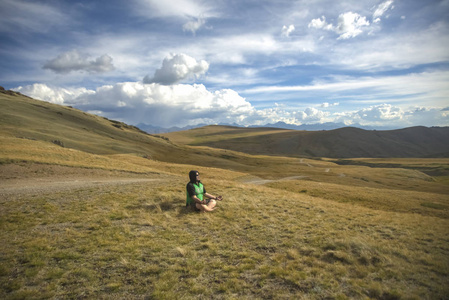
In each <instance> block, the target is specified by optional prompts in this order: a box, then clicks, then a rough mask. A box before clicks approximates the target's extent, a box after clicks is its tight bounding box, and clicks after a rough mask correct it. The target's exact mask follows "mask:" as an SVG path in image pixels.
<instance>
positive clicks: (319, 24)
mask: <svg viewBox="0 0 449 300" xmlns="http://www.w3.org/2000/svg"><path fill="white" fill-rule="evenodd" d="M308 27H309V28H316V29H324V30H333V28H334V26H332V24H328V23H327V22H326V17H325V16H322V17H321V18H318V19H313V20H312V21H310V23H309V25H308Z"/></svg>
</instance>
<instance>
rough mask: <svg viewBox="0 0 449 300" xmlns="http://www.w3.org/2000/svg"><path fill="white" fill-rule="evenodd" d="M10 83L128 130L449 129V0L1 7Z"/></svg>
mask: <svg viewBox="0 0 449 300" xmlns="http://www.w3.org/2000/svg"><path fill="white" fill-rule="evenodd" d="M0 11H2V18H1V19H0V40H1V44H0V70H1V72H0V85H2V86H4V87H5V88H7V89H14V90H16V91H20V92H21V93H23V94H26V95H29V96H32V97H34V98H37V99H41V100H45V101H49V102H53V103H58V104H63V105H71V106H74V107H77V108H79V109H82V110H84V111H88V112H91V113H95V114H98V115H102V116H105V117H107V118H111V119H116V120H120V121H124V122H127V123H129V124H134V125H136V124H139V123H146V124H151V125H154V126H162V127H170V126H186V125H195V124H198V123H206V124H217V123H230V124H231V123H236V124H239V125H263V124H266V123H275V122H278V121H283V122H286V123H290V124H297V125H300V124H317V123H326V122H344V123H345V124H347V125H353V124H361V125H370V126H374V127H376V126H377V127H379V126H389V127H395V128H402V127H409V126H416V125H425V126H449V51H448V49H449V26H448V25H449V24H448V20H449V0H442V1H422V0H407V1H406V0H380V1H377V0H353V1H352V0H347V1H345V0H343V1H334V0H298V1H294V0H289V1H287V0H258V1H256V0H248V1H245V0H241V1H236V0H235V1H234V0H215V1H201V0H164V1H156V0H130V1H117V0H108V1H72V0H70V1H69V0H66V1H63V0H58V1H57V0H49V1H39V0H37V1H36V0H35V1H23V0H0Z"/></svg>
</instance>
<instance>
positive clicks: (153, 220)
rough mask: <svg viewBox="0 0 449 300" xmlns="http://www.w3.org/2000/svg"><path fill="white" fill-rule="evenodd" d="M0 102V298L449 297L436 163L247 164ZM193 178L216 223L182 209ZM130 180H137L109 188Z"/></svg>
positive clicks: (444, 189) (47, 107) (445, 203)
mask: <svg viewBox="0 0 449 300" xmlns="http://www.w3.org/2000/svg"><path fill="white" fill-rule="evenodd" d="M0 101H1V102H0V105H1V106H2V110H1V112H0V114H1V115H0V144H1V147H0V207H1V209H0V298H2V299H28V298H32V299H44V298H45V299H48V298H54V299H61V298H88V299H142V298H143V299H323V298H326V299H444V298H445V297H447V295H448V294H449V288H448V287H449V259H448V257H449V247H448V245H449V240H448V236H449V231H448V228H449V196H448V195H449V181H448V180H447V177H445V176H439V175H441V173H437V174H436V175H438V176H436V175H429V172H427V171H429V170H439V169H440V168H444V167H445V166H447V165H448V160H447V159H383V160H380V159H359V160H355V159H351V162H350V163H354V162H359V163H360V165H347V164H337V163H335V162H334V160H331V159H326V158H321V159H306V158H298V157H281V156H263V155H257V156H254V155H249V154H245V153H240V152H236V151H231V150H224V149H212V148H208V147H204V146H195V147H193V146H185V145H181V144H178V143H175V142H174V141H175V139H174V138H173V139H171V142H170V141H167V140H165V139H163V138H160V137H155V136H151V135H147V134H144V133H142V132H140V131H139V130H138V129H136V128H134V127H132V126H128V125H126V124H123V123H119V122H115V121H110V120H106V119H104V118H101V117H96V116H92V115H89V114H85V113H83V112H81V111H79V110H76V109H72V108H67V107H61V106H58V105H53V104H49V103H45V102H42V101H36V100H32V99H29V98H26V97H23V96H21V95H17V94H14V93H11V94H6V93H3V94H0ZM3 108H4V109H3ZM58 112H60V113H58ZM49 120H51V122H49ZM199 130H210V128H205V129H199ZM233 130H234V129H233V128H228V131H229V132H228V135H229V136H232V135H234V134H240V135H241V137H243V136H245V135H248V134H251V135H253V137H256V136H257V135H267V131H266V130H265V129H264V130H259V131H251V132H246V133H244V132H239V133H237V132H234V133H233V132H232V131H233ZM203 132H204V131H203ZM284 132H287V131H283V130H270V133H271V135H273V136H274V135H277V134H283V133H284ZM211 133H212V134H211ZM177 134H179V138H180V139H184V140H188V139H196V138H197V137H195V136H189V134H190V133H189V134H186V135H185V136H182V134H183V133H177ZM209 134H211V135H210V136H207V135H204V136H203V137H202V138H203V139H204V141H207V140H209V139H211V138H214V139H219V137H217V136H216V135H215V134H214V133H213V132H209ZM343 163H344V162H343ZM363 164H365V165H363ZM392 167H393V168H392ZM418 168H425V169H426V170H427V171H426V172H427V174H426V173H423V172H421V171H419V169H418ZM191 169H198V170H200V172H201V175H202V180H203V182H204V183H205V185H206V187H207V190H208V192H211V193H213V194H222V195H223V196H224V201H223V202H220V203H219V204H218V207H219V208H218V209H217V210H216V211H214V212H212V213H209V214H198V213H194V212H191V211H189V210H187V209H186V208H185V206H184V203H185V184H186V181H187V174H188V171H189V170H191ZM443 175H444V174H443ZM105 178H108V179H111V181H110V182H111V183H109V184H100V183H96V181H100V179H105ZM127 178H128V179H133V180H134V179H145V180H146V181H137V180H134V181H131V180H130V181H129V182H131V183H128V184H125V183H120V184H118V183H117V182H118V181H114V180H115V179H127ZM70 181H75V182H76V181H78V182H86V181H91V182H92V184H89V185H86V186H82V185H78V186H77V187H76V188H71V187H65V186H64V183H66V182H70ZM114 182H116V183H114ZM49 183H51V184H52V185H50V184H49ZM61 183H62V184H61ZM56 184H59V185H58V186H59V188H58V189H52V188H51V187H52V186H54V185H56ZM22 187H27V189H24V188H22Z"/></svg>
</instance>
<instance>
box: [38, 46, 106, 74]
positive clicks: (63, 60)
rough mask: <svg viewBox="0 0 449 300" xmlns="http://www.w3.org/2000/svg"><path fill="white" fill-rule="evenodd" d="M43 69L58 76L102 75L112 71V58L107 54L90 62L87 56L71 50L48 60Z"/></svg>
mask: <svg viewBox="0 0 449 300" xmlns="http://www.w3.org/2000/svg"><path fill="white" fill-rule="evenodd" d="M44 69H49V70H52V71H53V72H56V73H59V74H67V73H70V72H72V71H85V72H89V73H103V72H108V71H112V70H114V65H113V63H112V57H110V56H109V55H107V54H103V55H102V56H100V57H97V58H96V59H93V60H92V59H90V57H89V55H87V54H83V53H80V52H79V51H78V50H72V51H68V52H64V53H62V54H60V55H58V56H57V57H56V58H54V59H51V60H49V61H48V62H47V63H46V64H45V65H44Z"/></svg>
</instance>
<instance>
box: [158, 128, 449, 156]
mask: <svg viewBox="0 0 449 300" xmlns="http://www.w3.org/2000/svg"><path fill="white" fill-rule="evenodd" d="M256 131H257V132H256ZM188 135H190V140H189V141H188V142H184V143H186V144H189V145H196V146H209V147H213V148H220V149H227V150H235V151H240V152H244V153H248V154H253V155H279V156H297V157H328V158H360V157H372V158H387V157H397V158H400V157H449V127H424V126H415V127H409V128H404V129H396V130H386V131H379V130H364V129H360V128H355V127H344V128H339V129H334V130H326V131H296V130H288V129H284V130H279V131H276V130H274V128H266V131H263V129H262V128H259V129H257V128H246V129H243V128H239V127H220V126H216V127H213V126H209V127H203V129H201V128H200V129H195V130H189V131H185V132H178V133H169V134H165V136H166V137H167V138H169V139H171V140H173V141H175V142H179V141H181V139H179V137H180V136H184V137H185V136H188ZM184 141H186V140H185V139H184ZM181 142H182V141H181Z"/></svg>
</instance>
